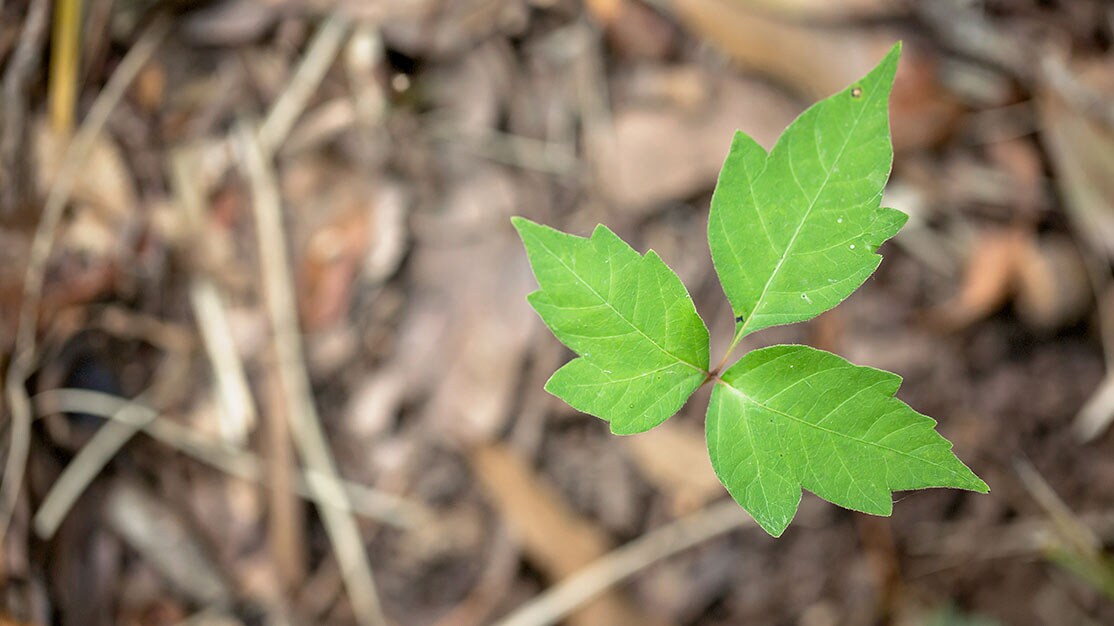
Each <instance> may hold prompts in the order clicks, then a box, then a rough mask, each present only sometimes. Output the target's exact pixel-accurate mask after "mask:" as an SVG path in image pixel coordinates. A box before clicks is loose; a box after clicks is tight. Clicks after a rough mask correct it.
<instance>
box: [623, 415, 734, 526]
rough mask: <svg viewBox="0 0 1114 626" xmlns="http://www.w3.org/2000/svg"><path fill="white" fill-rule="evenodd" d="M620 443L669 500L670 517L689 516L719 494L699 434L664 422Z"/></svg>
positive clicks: (718, 488)
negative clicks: (688, 514)
mask: <svg viewBox="0 0 1114 626" xmlns="http://www.w3.org/2000/svg"><path fill="white" fill-rule="evenodd" d="M621 442H622V445H623V446H624V447H625V448H626V450H627V452H628V453H629V454H630V457H631V459H633V460H634V463H635V466H636V467H637V468H638V470H639V471H640V472H641V473H642V475H643V476H644V477H645V478H646V479H647V480H649V481H650V482H651V483H653V484H654V485H655V486H656V487H657V488H658V489H659V490H660V491H662V492H664V493H665V495H666V496H667V497H668V498H669V504H670V509H671V512H672V513H673V514H674V515H683V514H685V513H691V512H692V511H695V510H697V509H699V508H700V507H702V506H704V505H705V504H707V503H709V502H711V501H712V500H715V499H716V498H718V497H720V496H722V495H723V486H722V485H720V482H719V479H718V478H717V477H716V474H715V471H714V470H712V464H711V462H710V461H709V460H708V451H707V447H706V444H705V443H704V435H703V433H701V432H700V431H698V430H695V429H691V428H688V427H686V426H684V425H681V424H677V423H674V422H666V423H664V424H662V425H661V426H658V427H657V428H655V429H653V430H651V431H649V432H645V433H642V434H641V435H639V436H638V437H623V438H622V439H621Z"/></svg>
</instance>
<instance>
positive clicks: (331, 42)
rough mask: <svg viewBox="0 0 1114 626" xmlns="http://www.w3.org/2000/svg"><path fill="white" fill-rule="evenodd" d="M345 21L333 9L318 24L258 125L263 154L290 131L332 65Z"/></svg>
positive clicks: (346, 29)
mask: <svg viewBox="0 0 1114 626" xmlns="http://www.w3.org/2000/svg"><path fill="white" fill-rule="evenodd" d="M348 26H349V20H348V18H347V17H345V16H344V15H342V14H341V13H339V12H335V13H333V14H331V15H329V17H328V18H327V19H326V20H325V21H324V22H323V23H322V24H321V26H320V27H319V28H318V30H317V34H316V35H314V37H313V41H311V42H310V44H309V47H308V48H307V49H306V54H305V57H304V58H303V59H302V62H301V64H300V65H299V66H298V69H297V70H296V71H295V72H294V76H293V77H291V79H290V85H289V86H288V87H287V88H286V90H285V91H283V92H282V95H280V96H279V98H278V100H276V101H275V104H274V106H272V107H271V111H270V112H269V113H268V114H267V117H266V118H265V119H264V120H263V124H262V125H260V127H259V143H260V145H261V146H262V149H263V154H266V155H271V154H274V153H275V151H276V150H278V148H279V146H281V145H282V142H283V141H285V140H286V137H287V135H289V134H290V129H291V128H293V127H294V122H296V121H297V120H298V116H300V115H301V114H302V111H304V110H305V108H306V103H307V102H309V99H310V97H312V96H313V94H314V92H316V91H317V86H318V85H320V84H321V79H322V78H324V77H325V72H326V71H328V69H329V66H330V65H332V64H333V61H334V60H335V59H336V56H337V53H338V52H339V51H340V48H341V46H342V45H344V39H345V37H346V36H347V35H348Z"/></svg>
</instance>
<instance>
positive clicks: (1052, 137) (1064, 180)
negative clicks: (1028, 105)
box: [1037, 61, 1114, 259]
mask: <svg viewBox="0 0 1114 626" xmlns="http://www.w3.org/2000/svg"><path fill="white" fill-rule="evenodd" d="M1077 77H1078V78H1079V80H1081V81H1082V82H1084V83H1087V84H1089V85H1091V86H1092V87H1094V88H1095V89H1096V90H1100V91H1101V92H1104V93H1107V94H1114V76H1112V75H1111V72H1110V64H1109V62H1108V61H1096V62H1094V63H1092V64H1088V65H1082V66H1081V67H1080V68H1079V72H1078V74H1077ZM1111 97H1114V96H1111ZM1108 101H1109V98H1108ZM1037 103H1038V105H1039V106H1038V110H1039V113H1040V121H1041V127H1042V131H1041V139H1042V140H1043V142H1044V143H1045V145H1046V146H1047V148H1048V151H1049V154H1050V155H1051V157H1052V166H1053V168H1054V169H1055V171H1056V182H1057V184H1058V185H1059V187H1060V191H1061V193H1062V194H1063V196H1064V199H1065V200H1066V202H1067V207H1066V209H1067V212H1068V215H1069V217H1071V219H1072V222H1073V223H1074V225H1075V226H1076V231H1077V232H1078V233H1079V235H1080V236H1081V237H1083V238H1084V239H1085V240H1087V241H1088V242H1090V244H1091V245H1093V246H1095V248H1097V249H1099V250H1102V251H1104V252H1105V253H1106V255H1107V257H1109V258H1111V259H1114V130H1111V129H1110V128H1107V127H1105V126H1103V125H1102V124H1100V123H1098V122H1096V121H1095V120H1094V119H1093V118H1092V117H1091V116H1088V115H1086V114H1085V113H1084V112H1083V111H1080V110H1078V109H1077V108H1076V107H1073V106H1072V105H1071V104H1070V103H1068V102H1065V101H1064V100H1063V99H1061V98H1060V97H1059V96H1057V95H1056V94H1055V93H1053V92H1051V91H1046V92H1043V93H1039V94H1037Z"/></svg>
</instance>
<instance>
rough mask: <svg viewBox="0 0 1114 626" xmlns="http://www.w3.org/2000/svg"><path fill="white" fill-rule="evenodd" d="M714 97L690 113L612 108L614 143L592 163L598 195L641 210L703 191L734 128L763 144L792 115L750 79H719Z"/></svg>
mask: <svg viewBox="0 0 1114 626" xmlns="http://www.w3.org/2000/svg"><path fill="white" fill-rule="evenodd" d="M709 80H714V79H709ZM714 92H715V96H714V97H713V98H712V100H711V101H710V102H708V103H706V104H705V106H704V107H701V108H699V109H695V110H683V109H679V108H675V107H674V108H667V109H663V108H662V107H660V106H657V105H645V104H635V105H632V106H629V107H627V108H623V109H620V110H618V111H616V112H615V119H614V140H613V142H611V146H610V149H605V150H604V154H602V155H601V158H600V159H598V161H597V162H598V163H599V168H600V173H599V176H600V180H601V181H602V184H603V185H604V191H605V192H606V193H607V194H608V195H609V196H610V197H611V198H612V199H613V200H614V201H615V202H617V203H618V204H620V205H621V206H623V207H625V208H627V209H632V210H645V209H647V208H649V207H652V206H653V205H654V204H656V203H660V202H665V201H668V200H677V199H682V198H685V197H687V196H691V195H694V194H696V193H699V192H701V191H704V190H707V189H710V188H711V187H712V185H713V184H714V183H715V180H716V177H717V176H718V175H719V170H720V167H721V166H722V165H723V159H724V157H725V156H726V155H727V149H728V148H729V147H730V145H731V137H732V135H734V133H735V131H736V130H738V129H742V130H743V131H745V132H746V133H747V134H749V135H751V136H752V137H754V138H755V139H756V140H757V141H758V142H759V143H761V144H763V145H764V146H767V147H769V146H771V145H773V142H774V141H775V140H776V139H777V137H778V135H780V134H781V131H782V130H784V129H785V127H786V126H787V125H788V124H789V122H790V121H792V119H793V116H794V115H796V114H797V113H799V112H800V107H799V106H798V105H797V104H795V103H794V102H793V101H792V100H790V99H789V98H787V97H786V96H784V95H783V94H781V93H780V92H778V91H777V90H775V89H773V88H772V87H770V86H769V85H767V84H765V83H762V82H759V81H756V80H744V79H740V78H723V79H720V80H719V81H718V83H717V84H716V86H715V88H714ZM600 143H603V144H604V145H607V143H608V142H600Z"/></svg>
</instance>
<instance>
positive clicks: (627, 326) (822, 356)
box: [513, 44, 989, 537]
mask: <svg viewBox="0 0 1114 626" xmlns="http://www.w3.org/2000/svg"><path fill="white" fill-rule="evenodd" d="M900 52H901V45H900V44H898V45H896V46H894V47H893V49H892V50H890V52H889V54H887V55H886V57H885V58H884V59H883V60H882V62H881V63H880V64H879V65H878V67H876V68H875V69H874V70H873V71H871V72H870V73H869V74H867V75H866V76H865V77H864V78H863V79H862V80H860V81H859V82H857V83H855V84H854V85H852V86H850V87H848V88H847V89H845V90H844V91H842V92H840V93H838V94H836V95H834V96H832V97H830V98H827V99H825V100H822V101H820V102H819V103H817V104H815V105H813V106H812V107H811V108H809V109H808V110H807V111H805V112H804V113H802V114H801V116H800V117H798V118H797V119H796V120H795V121H794V122H793V123H792V124H791V125H790V126H789V128H788V129H786V130H785V132H784V133H783V134H782V136H781V138H780V139H779V140H778V142H777V144H776V145H775V146H774V148H773V150H771V151H770V152H769V154H767V153H766V151H765V150H764V149H763V148H762V147H761V146H759V145H758V144H757V143H756V142H755V141H754V140H753V139H751V138H750V137H748V136H746V135H745V134H743V133H741V132H740V133H736V135H735V139H734V141H733V142H732V144H731V151H730V152H729V153H728V155H727V160H726V162H725V163H724V164H723V170H722V171H721V172H720V175H719V181H718V182H717V183H716V188H715V191H714V193H713V194H712V206H711V214H710V216H709V219H708V243H709V245H710V247H711V251H712V260H713V262H714V264H715V268H716V273H717V274H718V275H719V279H720V283H721V284H722V286H723V291H724V293H725V294H726V295H727V299H728V301H729V302H730V303H731V307H732V309H733V311H734V313H735V332H734V336H733V337H732V340H731V345H730V348H728V350H727V353H726V354H725V355H724V356H723V358H722V359H721V360H720V361H719V364H718V365H716V366H715V367H712V366H711V362H710V360H709V354H708V352H709V350H708V329H707V327H706V326H705V324H704V321H703V320H702V319H701V318H700V316H699V315H698V314H697V312H696V307H695V306H694V305H693V302H692V298H691V297H690V296H689V294H688V292H687V291H686V290H685V287H684V285H682V284H681V281H680V279H679V278H678V277H677V275H676V274H674V273H673V271H672V270H670V269H669V268H668V267H667V266H666V265H665V263H664V262H662V260H661V258H660V257H658V255H657V254H656V253H655V252H654V251H653V250H651V251H649V252H647V253H646V254H645V255H640V254H638V253H637V252H636V251H635V250H634V249H632V248H631V247H630V246H629V245H627V244H626V243H625V242H624V241H623V240H621V239H620V238H619V237H618V236H616V235H615V233H613V232H611V231H610V230H609V229H608V228H607V227H606V226H603V225H600V226H597V227H596V229H595V231H594V232H593V233H592V236H591V237H590V238H587V239H584V238H581V237H576V236H573V235H568V234H565V233H562V232H560V231H557V230H554V229H552V228H549V227H547V226H542V225H539V224H536V223H534V222H531V221H530V220H527V219H524V218H521V217H515V218H513V222H514V226H515V228H517V229H518V232H519V235H520V236H521V237H522V241H523V243H524V244H525V246H526V252H527V255H528V257H529V259H530V264H531V266H532V267H533V270H534V275H535V277H536V278H537V280H538V283H539V285H540V286H541V289H539V290H538V291H535V292H534V293H532V294H530V296H529V298H528V299H529V302H530V304H531V305H532V306H533V307H534V310H536V311H537V313H538V315H540V316H541V318H542V320H543V321H544V322H545V323H546V325H547V326H549V328H550V330H552V331H553V334H554V335H556V337H557V338H558V339H559V340H560V341H561V342H562V343H564V344H565V345H566V346H568V347H569V348H570V349H572V350H573V351H574V352H576V353H577V354H578V355H580V356H579V358H576V359H573V360H572V361H571V362H569V363H568V364H566V365H565V366H564V367H562V368H560V369H559V370H557V372H556V373H554V374H553V376H552V377H551V378H550V379H549V382H547V383H546V385H545V388H546V390H547V391H549V392H550V393H552V394H553V395H555V396H557V397H559V398H561V399H562V400H564V401H565V402H567V403H569V404H570V405H571V406H573V407H574V408H576V409H577V410H580V411H583V412H585V413H590V414H592V415H595V416H597V417H599V418H601V419H604V420H606V421H607V422H608V423H609V424H610V426H611V431H612V432H613V433H616V434H624V435H625V434H632V433H639V432H644V431H647V430H649V429H651V428H653V427H655V426H657V425H658V424H660V423H662V422H663V421H665V420H667V419H669V418H670V417H671V416H672V415H673V414H674V413H676V412H677V411H678V410H679V409H680V408H681V407H682V406H683V405H684V404H685V402H686V401H687V400H688V398H689V396H691V395H692V393H693V392H694V391H696V390H697V389H698V388H699V387H701V386H702V385H705V384H713V385H714V387H713V389H712V397H711V402H710V405H709V407H708V414H707V419H706V424H705V429H706V434H707V442H708V453H709V455H710V456H711V460H712V466H713V467H714V468H715V471H716V474H717V475H718V476H719V479H720V481H721V482H722V483H723V484H724V486H726V487H727V491H728V492H730V494H731V496H732V497H734V498H735V500H736V501H737V502H738V503H739V504H740V505H742V507H743V508H744V509H746V510H747V512H748V513H750V515H751V516H753V517H754V519H755V520H756V521H757V522H758V523H759V525H761V526H762V528H764V529H765V530H766V532H768V533H770V534H771V535H773V536H775V537H776V536H779V535H781V533H782V532H784V531H785V528H786V527H787V526H788V525H789V522H790V521H791V520H792V519H793V516H794V515H795V514H796V512H797V506H798V504H799V503H800V500H801V488H802V487H803V488H805V489H808V490H809V491H811V492H813V493H815V494H816V495H818V496H820V497H821V498H824V499H825V500H828V501H829V502H832V503H834V504H837V505H840V506H843V507H846V508H849V509H853V510H856V511H862V512H864V513H872V514H874V515H889V514H890V513H891V511H892V509H893V499H892V498H893V496H892V492H893V491H898V490H909V489H924V488H928V487H955V488H959V489H967V490H971V491H977V492H980V493H986V492H988V491H989V488H988V487H987V485H986V483H984V482H983V481H982V480H980V479H979V478H978V477H977V476H976V475H975V474H974V473H973V472H972V471H971V470H970V469H968V468H967V466H965V465H964V464H963V463H962V462H961V461H960V460H959V459H958V458H956V456H955V455H954V454H953V453H952V451H951V448H952V445H951V442H949V441H948V440H947V439H944V438H943V437H942V436H940V435H939V434H938V433H937V432H936V430H935V428H934V427H935V425H936V422H935V420H933V419H932V418H930V417H927V416H924V415H921V414H920V413H917V412H916V411H914V410H913V409H912V408H910V407H909V406H908V405H906V404H905V403H904V402H902V401H900V400H898V399H897V398H895V397H894V393H895V392H896V391H897V389H898V386H899V385H900V384H901V378H900V377H898V376H897V375H895V374H891V373H889V372H884V371H881V370H877V369H873V368H870V367H860V366H857V365H853V364H851V363H849V362H848V361H846V360H844V359H843V358H841V357H839V356H836V355H834V354H831V353H828V352H824V351H822V350H817V349H815V348H811V347H809V346H801V345H778V346H773V347H769V348H764V349H760V350H754V351H752V352H750V353H748V354H746V355H745V356H743V357H742V358H741V359H739V360H738V361H737V362H735V363H734V364H733V365H731V366H730V367H728V368H727V369H726V370H724V369H723V367H724V365H726V364H727V362H728V361H729V359H730V358H731V355H732V353H733V352H734V350H735V348H736V347H737V346H738V344H739V342H740V341H741V340H742V339H743V337H746V336H747V335H749V334H751V333H753V332H756V331H759V330H761V329H763V328H769V327H771V326H777V325H781V324H790V323H793V322H801V321H804V320H808V319H811V318H813V317H816V316H817V315H819V314H820V313H823V312H824V311H827V310H828V309H831V308H832V307H834V306H836V305H837V304H839V303H840V302H842V301H843V300H844V299H845V298H847V296H849V295H851V293H852V292H853V291H855V289H857V288H858V287H859V285H861V284H862V283H863V282H864V281H865V280H866V279H867V277H869V276H870V275H871V274H872V273H873V272H874V270H875V269H876V268H877V267H878V264H879V263H880V262H881V256H880V255H878V254H876V253H875V251H876V250H877V249H878V246H879V245H881V244H882V242H884V241H886V240H887V239H889V238H890V237H893V236H894V234H896V233H897V231H898V230H900V229H901V227H902V225H904V223H905V220H906V215H905V214H903V213H901V212H900V211H896V210H894V209H889V208H884V207H882V206H881V204H880V202H881V198H882V190H883V188H884V187H885V184H886V180H887V179H888V178H889V172H890V165H891V162H892V160H893V148H892V146H891V143H890V130H889V119H888V103H889V95H890V89H891V87H892V85H893V77H894V72H895V71H896V69H897V61H898V57H899V55H900Z"/></svg>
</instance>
